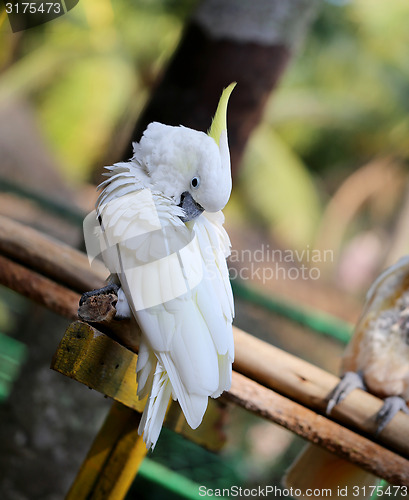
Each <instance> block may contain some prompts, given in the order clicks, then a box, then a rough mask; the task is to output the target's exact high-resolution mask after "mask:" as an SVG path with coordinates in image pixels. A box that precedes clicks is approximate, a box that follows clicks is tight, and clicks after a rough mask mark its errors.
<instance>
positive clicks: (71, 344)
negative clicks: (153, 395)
mask: <svg viewBox="0 0 409 500" xmlns="http://www.w3.org/2000/svg"><path fill="white" fill-rule="evenodd" d="M137 359H138V356H137V355H136V354H135V353H133V352H132V351H129V350H128V349H127V348H126V347H123V346H122V345H120V344H118V342H115V341H114V340H113V339H111V338H110V337H108V336H107V335H105V334H103V333H101V332H100V331H98V330H97V329H96V328H94V327H92V326H91V325H88V324H87V323H84V322H82V321H75V322H74V323H72V324H71V325H70V326H69V327H68V328H67V330H66V332H65V335H64V337H63V339H62V340H61V342H60V345H59V346H58V349H57V351H56V353H55V354H54V357H53V360H52V363H51V368H53V369H54V370H56V371H58V372H60V373H62V374H63V375H66V376H67V377H70V378H73V379H75V380H77V381H78V382H81V383H83V384H85V385H87V386H88V387H90V388H91V389H95V390H96V391H99V392H102V393H103V394H105V395H107V396H109V397H111V398H113V399H115V401H118V402H120V403H123V404H124V405H125V406H128V407H129V408H132V409H134V410H137V411H143V408H144V406H145V401H144V400H139V399H138V397H137V395H136V389H137V384H136V361H137Z"/></svg>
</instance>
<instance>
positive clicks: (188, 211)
mask: <svg viewBox="0 0 409 500" xmlns="http://www.w3.org/2000/svg"><path fill="white" fill-rule="evenodd" d="M179 207H181V208H183V211H184V212H185V216H184V217H181V220H182V221H183V222H188V221H190V220H192V219H196V217H199V215H200V214H201V213H202V212H203V211H204V208H203V207H202V206H201V205H199V203H197V202H196V201H195V200H194V199H193V197H192V195H191V194H190V193H189V191H185V192H184V193H182V195H181V197H180V203H179Z"/></svg>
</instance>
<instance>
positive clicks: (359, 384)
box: [326, 372, 366, 415]
mask: <svg viewBox="0 0 409 500" xmlns="http://www.w3.org/2000/svg"><path fill="white" fill-rule="evenodd" d="M354 389H362V390H364V391H366V386H365V382H364V379H363V374H362V372H345V373H344V375H343V376H342V378H341V381H340V382H339V384H338V385H337V386H336V387H335V389H334V390H333V391H332V392H331V394H330V395H329V400H328V404H327V409H326V413H327V414H328V415H329V414H330V413H331V411H332V410H333V408H334V407H335V406H336V405H337V404H339V403H340V402H341V401H343V400H344V399H345V398H346V397H347V396H348V394H349V393H350V392H352V391H353V390H354Z"/></svg>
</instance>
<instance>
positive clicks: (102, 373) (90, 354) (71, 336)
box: [51, 321, 225, 451]
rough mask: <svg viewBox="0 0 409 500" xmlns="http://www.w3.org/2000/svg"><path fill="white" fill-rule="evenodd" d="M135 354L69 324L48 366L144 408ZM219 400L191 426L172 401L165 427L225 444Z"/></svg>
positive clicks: (216, 445) (213, 445)
mask: <svg viewBox="0 0 409 500" xmlns="http://www.w3.org/2000/svg"><path fill="white" fill-rule="evenodd" d="M136 361H137V355H136V354H135V353H134V352H132V351H130V350H129V349H127V348H126V347H124V346H122V345H121V344H119V343H118V342H116V341H115V340H113V339H111V338H110V337H108V336H107V335H105V334H104V333H102V332H100V331H99V330H97V329H96V328H94V327H92V326H91V325H89V324H88V323H85V322H83V321H76V322H74V323H72V324H71V325H70V326H69V327H68V328H67V330H66V332H65V334H64V337H63V339H62V340H61V342H60V344H59V346H58V348H57V351H56V353H55V354H54V357H53V360H52V363H51V368H53V369H54V370H56V371H58V372H60V373H62V374H63V375H66V376H68V377H71V378H73V379H75V380H77V381H78V382H81V383H82V384H85V385H87V386H88V387H91V388H92V389H95V390H97V391H99V392H101V393H103V394H106V395H107V396H109V397H111V398H113V399H114V400H115V401H118V402H120V403H122V404H123V405H125V406H127V407H129V408H132V409H134V410H137V411H140V412H142V411H143V408H144V407H145V400H142V401H141V400H139V399H138V398H137V396H136V390H137V384H136V375H135V370H136ZM221 408H222V407H220V402H219V401H216V400H214V399H211V398H209V405H208V409H207V411H206V414H205V416H204V418H203V422H202V424H201V425H200V426H199V427H198V428H197V429H195V430H193V429H191V428H190V427H189V425H188V424H187V422H186V419H185V417H184V416H183V413H182V411H181V410H180V406H179V404H178V403H175V402H172V403H171V404H170V407H169V411H168V413H167V416H166V419H165V425H166V427H168V428H170V429H172V430H174V431H175V432H178V433H179V434H182V435H183V436H185V437H186V438H188V439H189V440H190V441H193V442H195V443H197V444H199V445H201V446H204V447H206V448H208V449H210V450H212V451H219V450H220V449H221V448H222V447H223V445H224V444H225V436H224V434H223V432H222V421H223V420H224V410H222V409H221Z"/></svg>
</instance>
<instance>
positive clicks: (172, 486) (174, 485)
mask: <svg viewBox="0 0 409 500" xmlns="http://www.w3.org/2000/svg"><path fill="white" fill-rule="evenodd" d="M139 474H140V475H141V476H142V477H144V478H145V479H147V480H149V481H152V482H154V483H155V484H159V485H160V486H162V487H163V488H165V489H167V490H168V491H171V492H172V493H176V494H177V495H179V497H180V498H185V499H187V500H197V499H198V498H201V497H200V495H199V485H198V484H196V483H195V482H193V481H191V480H190V479H188V478H186V477H184V476H182V475H181V474H178V473H177V472H175V471H172V470H170V469H168V468H167V467H165V466H163V465H161V464H158V463H157V462H154V461H153V460H150V459H149V458H145V460H144V461H143V462H142V465H141V467H140V468H139Z"/></svg>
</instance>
